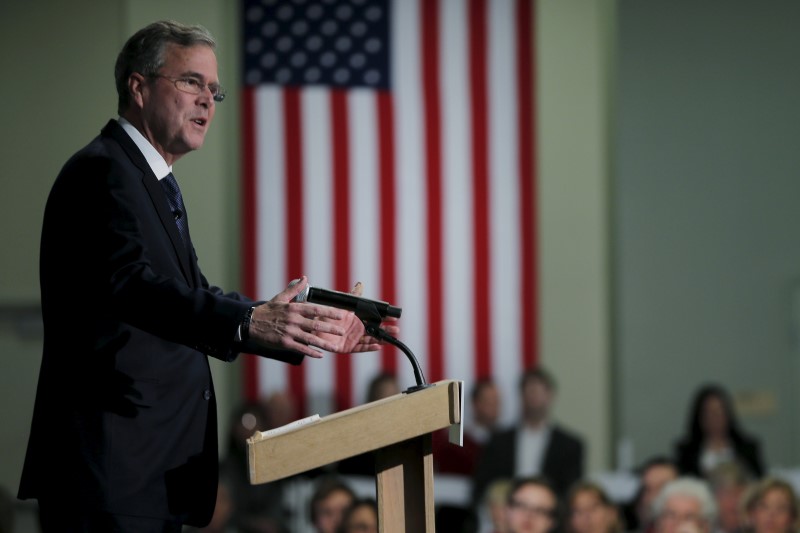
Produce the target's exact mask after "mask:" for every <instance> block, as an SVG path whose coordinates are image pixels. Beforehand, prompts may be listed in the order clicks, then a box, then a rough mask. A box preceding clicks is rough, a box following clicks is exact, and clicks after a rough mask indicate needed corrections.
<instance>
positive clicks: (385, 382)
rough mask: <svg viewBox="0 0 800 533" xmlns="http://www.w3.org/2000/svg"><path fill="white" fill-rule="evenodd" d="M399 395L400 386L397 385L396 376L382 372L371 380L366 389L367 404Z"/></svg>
mask: <svg viewBox="0 0 800 533" xmlns="http://www.w3.org/2000/svg"><path fill="white" fill-rule="evenodd" d="M395 394H400V385H399V384H398V383H397V376H395V375H394V374H391V373H388V372H382V373H380V374H378V375H377V376H375V377H374V378H372V380H370V382H369V386H368V387H367V402H374V401H377V400H382V399H384V398H388V397H389V396H394V395H395Z"/></svg>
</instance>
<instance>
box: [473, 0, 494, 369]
mask: <svg viewBox="0 0 800 533" xmlns="http://www.w3.org/2000/svg"><path fill="white" fill-rule="evenodd" d="M486 24H487V14H486V1H485V0H471V1H470V3H469V38H468V41H469V58H470V59H469V81H470V89H471V91H470V96H471V98H470V105H471V107H472V115H471V118H472V208H473V220H474V224H475V225H474V228H473V231H474V235H473V238H474V247H475V248H474V256H473V275H474V285H475V286H474V288H473V294H474V303H473V305H474V324H473V334H474V336H475V360H474V365H475V377H476V378H485V377H489V376H490V374H491V372H492V365H491V361H492V353H491V350H492V344H491V328H490V327H489V324H490V323H491V322H490V316H489V311H490V306H491V302H490V301H489V294H490V292H491V287H490V286H489V280H490V278H489V258H490V253H491V252H490V250H489V155H488V149H489V146H488V129H489V127H488V112H487V105H488V104H487V94H486V84H487V83H488V80H487V76H486V69H487V65H486V50H487V31H486Z"/></svg>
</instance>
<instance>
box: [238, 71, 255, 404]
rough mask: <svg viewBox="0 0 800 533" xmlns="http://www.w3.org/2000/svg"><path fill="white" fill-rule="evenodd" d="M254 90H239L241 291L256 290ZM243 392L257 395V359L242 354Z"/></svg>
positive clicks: (248, 292) (249, 395)
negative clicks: (240, 127)
mask: <svg viewBox="0 0 800 533" xmlns="http://www.w3.org/2000/svg"><path fill="white" fill-rule="evenodd" d="M254 93H255V91H254V89H253V88H252V87H245V89H244V91H243V92H242V108H241V109H242V117H241V118H242V159H243V161H242V229H241V235H242V243H241V245H242V281H243V285H244V293H245V294H248V295H254V294H257V293H258V287H257V286H256V234H255V231H256V200H257V197H258V196H257V193H258V189H257V183H256V120H255V94H254ZM242 370H243V372H244V395H245V398H246V399H247V400H249V401H255V400H256V398H258V359H257V358H255V357H252V356H251V357H245V358H244V364H243V369H242Z"/></svg>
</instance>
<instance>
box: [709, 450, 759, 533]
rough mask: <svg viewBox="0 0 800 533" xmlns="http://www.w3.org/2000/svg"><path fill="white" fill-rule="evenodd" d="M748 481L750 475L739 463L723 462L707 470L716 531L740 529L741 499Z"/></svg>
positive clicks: (723, 531)
mask: <svg viewBox="0 0 800 533" xmlns="http://www.w3.org/2000/svg"><path fill="white" fill-rule="evenodd" d="M750 482H751V479H750V476H749V475H748V473H747V471H746V470H745V469H744V468H743V467H742V466H741V465H740V464H739V463H723V464H721V465H719V466H717V467H716V468H714V469H713V470H712V471H711V472H709V474H708V484H709V485H710V487H711V492H712V493H713V494H714V499H715V500H716V502H717V529H718V530H719V531H718V533H736V532H739V531H741V530H742V528H743V525H744V524H743V522H744V521H743V518H744V517H743V516H742V500H743V497H744V495H745V492H746V491H747V487H748V485H749V484H750Z"/></svg>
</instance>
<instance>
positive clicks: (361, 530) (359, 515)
mask: <svg viewBox="0 0 800 533" xmlns="http://www.w3.org/2000/svg"><path fill="white" fill-rule="evenodd" d="M339 533H378V504H377V503H375V500H373V499H371V498H366V499H363V500H356V501H355V502H353V504H352V505H351V506H350V507H349V508H348V509H347V510H346V511H345V513H344V517H343V518H342V525H341V526H340V527H339Z"/></svg>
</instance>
